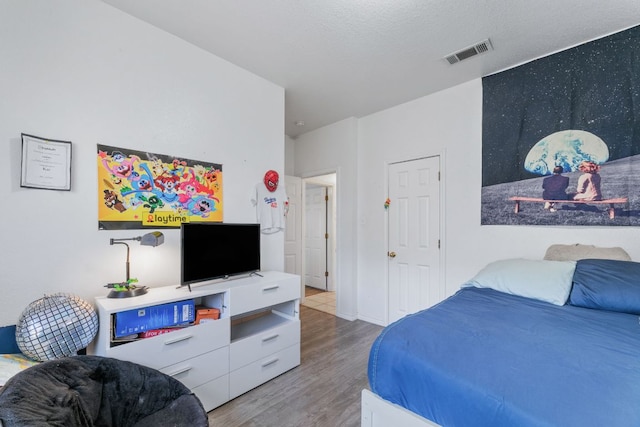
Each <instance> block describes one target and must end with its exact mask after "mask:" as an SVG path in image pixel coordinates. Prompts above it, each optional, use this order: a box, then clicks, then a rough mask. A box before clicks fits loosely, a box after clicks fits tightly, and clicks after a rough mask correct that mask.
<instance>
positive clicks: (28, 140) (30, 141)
mask: <svg viewBox="0 0 640 427" xmlns="http://www.w3.org/2000/svg"><path fill="white" fill-rule="evenodd" d="M20 187H23V188H39V189H44V190H59V191H70V190H71V141H59V140H55V139H46V138H40V137H38V136H34V135H28V134H25V133H23V134H22V161H21V178H20Z"/></svg>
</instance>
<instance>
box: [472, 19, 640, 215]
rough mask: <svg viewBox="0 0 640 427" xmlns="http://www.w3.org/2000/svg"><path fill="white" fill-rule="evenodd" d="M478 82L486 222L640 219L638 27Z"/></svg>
mask: <svg viewBox="0 0 640 427" xmlns="http://www.w3.org/2000/svg"><path fill="white" fill-rule="evenodd" d="M482 87H483V118H482V206H481V222H482V224H483V225H491V224H514V225H580V226H584V225H594V226H603V225H607V226H638V225H640V194H639V193H640V192H639V191H638V190H639V189H640V26H638V27H634V28H631V29H628V30H625V31H622V32H619V33H616V34H613V35H610V36H607V37H605V38H602V39H599V40H596V41H592V42H589V43H586V44H583V45H580V46H578V47H575V48H572V49H569V50H566V51H563V52H560V53H557V54H554V55H551V56H548V57H545V58H542V59H538V60H536V61H533V62H530V63H528V64H525V65H522V66H519V67H516V68H513V69H510V70H507V71H503V72H501V73H498V74H494V75H492V76H488V77H484V78H483V79H482Z"/></svg>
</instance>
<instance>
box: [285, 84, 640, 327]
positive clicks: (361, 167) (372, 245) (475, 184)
mask: <svg viewBox="0 0 640 427" xmlns="http://www.w3.org/2000/svg"><path fill="white" fill-rule="evenodd" d="M354 120H355V119H354ZM357 123H358V126H357V132H356V134H355V135H354V132H353V129H352V128H350V127H349V128H345V126H344V124H343V123H337V124H334V125H330V126H327V127H326V128H323V129H321V130H318V131H316V132H314V134H313V137H312V138H309V137H308V136H307V134H305V135H302V136H300V137H298V139H297V140H296V174H297V175H299V176H304V174H306V173H308V171H309V170H312V169H323V168H328V167H331V166H330V165H335V164H340V165H342V164H351V163H352V158H351V155H352V154H353V153H354V150H353V147H352V144H353V143H354V141H357V150H356V151H355V153H357V197H355V198H354V197H353V194H354V193H351V194H349V195H348V196H346V197H343V198H341V199H340V203H341V205H340V206H339V207H340V208H341V209H344V210H346V211H349V212H353V211H356V212H357V218H348V219H345V218H340V221H341V223H342V224H347V223H348V224H351V226H352V227H355V226H356V225H357V316H358V317H359V318H361V319H363V320H367V321H370V322H374V323H378V324H384V323H385V322H386V319H385V313H386V303H387V279H386V277H387V267H386V266H387V256H386V253H387V248H386V247H385V241H386V240H385V233H386V229H385V211H384V208H383V204H384V201H385V198H386V194H387V190H386V189H387V183H386V176H387V175H386V168H387V165H388V164H389V163H391V162H395V161H399V160H408V159H412V158H417V157H423V156H429V155H443V159H444V162H443V170H442V172H443V185H444V211H443V212H444V215H443V224H444V229H443V230H442V234H443V236H442V237H443V240H442V251H443V256H444V268H445V282H446V283H445V284H446V289H447V295H450V294H453V293H454V292H455V291H457V290H458V289H459V286H460V284H462V283H463V282H464V281H466V280H468V279H469V278H471V277H472V276H473V275H474V274H475V273H476V272H477V271H478V270H479V269H480V268H482V267H483V266H484V265H486V264H487V263H488V262H490V261H493V260H496V259H501V258H509V257H531V258H542V256H543V255H544V252H545V250H546V248H547V247H548V246H549V245H551V244H553V243H565V244H570V243H583V244H594V245H600V246H622V247H624V248H625V249H626V250H627V251H628V252H629V253H630V254H631V256H632V258H633V259H635V260H639V259H640V247H639V246H638V245H637V243H636V241H637V237H638V230H637V229H636V228H629V227H524V226H522V227H518V226H480V202H481V197H480V196H481V173H482V162H481V156H482V151H481V150H482V82H481V80H475V81H472V82H468V83H465V84H462V85H459V86H457V87H454V88H451V89H448V90H445V91H442V92H439V93H436V94H433V95H430V96H427V97H423V98H420V99H417V100H415V101H412V102H409V103H406V104H402V105H399V106H396V107H393V108H391V109H388V110H385V111H381V112H378V113H376V114H372V115H370V116H367V117H363V118H361V119H359V120H357ZM352 138H353V139H352ZM311 141H312V142H311ZM336 141H341V143H340V144H336ZM320 147H322V148H320ZM320 153H322V155H321V156H320V155H319V154H320ZM307 158H310V159H307ZM303 159H307V160H306V162H311V161H312V162H313V164H312V165H310V164H308V163H305V161H304V160H303ZM301 160H302V163H298V162H300V161H301ZM338 188H340V186H339V187H338ZM338 252H339V253H340V252H341V248H340V242H339V244H338ZM338 257H339V260H338V263H339V264H340V265H345V264H347V263H349V268H353V265H351V264H350V262H351V259H344V257H341V255H338Z"/></svg>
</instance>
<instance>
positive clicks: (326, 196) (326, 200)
mask: <svg viewBox="0 0 640 427" xmlns="http://www.w3.org/2000/svg"><path fill="white" fill-rule="evenodd" d="M324 201H325V202H328V201H329V195H328V194H325V195H324Z"/></svg>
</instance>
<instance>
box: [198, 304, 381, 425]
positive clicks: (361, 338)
mask: <svg viewBox="0 0 640 427" xmlns="http://www.w3.org/2000/svg"><path fill="white" fill-rule="evenodd" d="M300 320H301V339H302V347H301V356H300V359H301V363H300V366H298V367H297V368H295V369H292V370H291V371H289V372H286V373H284V374H282V375H280V376H279V377H277V378H274V379H273V380H271V381H269V382H268V383H266V384H263V385H261V386H260V387H257V388H255V389H253V390H251V391H249V392H248V393H245V394H243V395H242V396H240V397H237V398H236V399H234V400H232V401H231V402H228V403H226V404H224V405H223V406H220V407H219V408H216V409H214V410H213V411H211V412H209V423H210V425H211V426H212V427H276V426H277V427H307V426H316V427H338V426H340V427H356V426H359V425H360V392H361V391H362V389H363V388H368V387H369V385H368V381H367V361H368V359H369V349H370V348H371V344H372V343H373V340H374V339H375V338H376V337H377V335H378V334H379V333H380V331H381V330H382V328H381V327H380V326H377V325H373V324H370V323H367V322H363V321H361V320H355V321H348V320H344V319H340V318H339V317H335V316H332V315H330V314H326V313H323V312H321V311H318V310H313V309H310V308H307V307H300Z"/></svg>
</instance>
